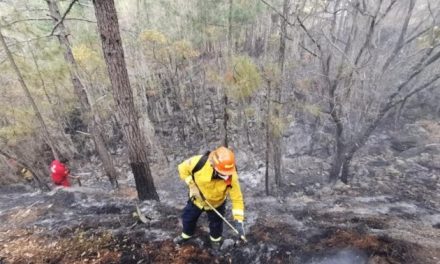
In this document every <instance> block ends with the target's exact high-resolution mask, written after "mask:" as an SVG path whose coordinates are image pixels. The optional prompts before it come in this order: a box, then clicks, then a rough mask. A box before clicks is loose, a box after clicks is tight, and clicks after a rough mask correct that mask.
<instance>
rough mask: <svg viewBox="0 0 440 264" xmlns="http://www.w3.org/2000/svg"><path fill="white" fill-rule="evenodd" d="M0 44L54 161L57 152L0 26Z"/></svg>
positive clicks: (57, 155) (56, 157) (57, 156)
mask: <svg viewBox="0 0 440 264" xmlns="http://www.w3.org/2000/svg"><path fill="white" fill-rule="evenodd" d="M0 42H1V43H2V46H3V48H4V50H5V52H6V56H7V57H8V60H9V62H10V63H11V66H12V68H13V69H14V71H15V74H17V78H18V81H19V82H20V85H21V88H23V91H24V93H25V94H26V98H27V99H28V101H29V103H30V104H31V106H32V108H33V110H34V112H35V115H36V116H37V119H38V121H39V122H40V125H41V128H42V129H43V134H44V135H43V137H44V138H45V139H46V142H47V144H48V145H49V147H50V149H51V150H52V154H53V156H54V158H55V159H58V158H59V154H58V150H57V149H56V148H55V145H54V143H53V141H52V139H51V138H50V134H49V130H48V129H47V126H46V123H45V122H44V119H43V116H42V115H41V112H40V110H39V109H38V106H37V104H35V101H34V98H33V97H32V95H31V93H30V91H29V88H28V87H27V85H26V82H25V81H24V79H23V76H22V75H21V72H20V70H19V69H18V67H17V64H16V63H15V60H14V57H13V56H12V53H11V51H10V50H9V48H8V45H7V44H6V41H5V38H4V36H3V34H2V32H1V26H0Z"/></svg>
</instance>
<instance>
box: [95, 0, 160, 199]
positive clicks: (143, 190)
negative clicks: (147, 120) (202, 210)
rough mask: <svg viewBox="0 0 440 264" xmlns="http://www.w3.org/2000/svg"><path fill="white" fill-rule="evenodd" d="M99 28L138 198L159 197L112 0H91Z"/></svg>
mask: <svg viewBox="0 0 440 264" xmlns="http://www.w3.org/2000/svg"><path fill="white" fill-rule="evenodd" d="M93 5H94V6H95V15H96V19H97V23H98V31H99V34H100V37H101V42H102V50H103V53H104V58H105V61H106V64H107V70H108V74H109V77H110V82H111V84H112V88H113V94H114V100H115V104H116V106H117V111H118V115H119V118H120V120H121V123H122V131H123V133H124V137H125V139H126V141H127V143H128V155H129V159H130V166H131V168H132V171H133V175H134V179H135V182H136V189H137V192H138V197H139V199H140V200H147V199H149V200H151V199H154V200H159V196H158V195H157V192H156V188H155V186H154V181H153V177H152V175H151V171H150V165H149V163H148V160H147V153H146V151H145V148H146V145H147V144H146V141H145V138H144V136H143V134H142V133H141V131H140V129H139V123H138V113H137V111H136V109H135V105H134V101H133V91H132V90H131V86H130V80H129V78H128V72H127V67H126V64H125V60H124V50H123V48H122V40H121V36H120V33H119V24H118V17H117V13H116V8H115V4H114V1H113V0H94V1H93Z"/></svg>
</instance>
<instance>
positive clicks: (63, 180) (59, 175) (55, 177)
mask: <svg viewBox="0 0 440 264" xmlns="http://www.w3.org/2000/svg"><path fill="white" fill-rule="evenodd" d="M50 171H51V173H52V174H51V177H52V181H53V183H55V184H56V185H63V186H66V187H67V186H70V183H69V180H68V178H67V176H68V175H69V169H68V168H67V167H66V165H64V164H63V163H61V162H60V161H59V160H54V161H52V163H51V164H50Z"/></svg>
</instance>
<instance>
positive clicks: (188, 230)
mask: <svg viewBox="0 0 440 264" xmlns="http://www.w3.org/2000/svg"><path fill="white" fill-rule="evenodd" d="M216 209H217V211H219V212H220V214H221V215H224V214H225V203H223V204H222V205H220V206H219V207H217V208H216ZM203 211H204V210H201V209H200V208H198V207H197V206H195V205H194V204H193V203H192V202H191V201H188V203H187V204H186V206H185V208H184V209H183V214H182V224H183V233H185V234H187V235H188V236H192V235H193V234H194V231H195V230H196V225H197V220H198V219H199V216H200V215H201V214H202V212H203ZM205 212H206V214H207V215H208V221H209V235H210V236H211V237H212V238H214V239H217V238H219V237H221V236H222V233H223V220H222V219H221V218H220V217H219V216H218V215H217V214H216V213H215V212H214V211H213V210H207V211H205Z"/></svg>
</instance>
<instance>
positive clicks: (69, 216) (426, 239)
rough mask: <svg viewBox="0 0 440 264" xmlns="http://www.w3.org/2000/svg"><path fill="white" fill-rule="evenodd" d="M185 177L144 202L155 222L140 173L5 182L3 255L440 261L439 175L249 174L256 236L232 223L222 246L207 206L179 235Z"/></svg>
mask: <svg viewBox="0 0 440 264" xmlns="http://www.w3.org/2000/svg"><path fill="white" fill-rule="evenodd" d="M169 175H172V173H170V174H169ZM176 177H177V176H175V175H172V176H168V177H164V178H162V179H159V180H158V181H157V183H158V184H157V187H158V190H160V191H159V194H160V197H161V201H160V202H152V201H146V202H142V203H140V204H139V207H140V209H141V211H142V213H143V214H144V215H145V216H146V217H147V218H148V221H147V223H142V222H141V221H139V219H138V218H137V216H136V215H135V214H133V213H134V212H135V211H136V203H137V199H136V192H135V189H134V188H133V183H132V182H131V180H125V181H123V180H121V188H120V190H117V191H113V190H110V189H109V188H108V184H105V183H104V182H96V181H94V180H89V181H87V180H84V183H83V184H84V186H87V187H74V188H70V189H66V190H64V189H56V190H53V191H51V192H49V193H42V192H34V191H29V189H27V188H23V187H21V186H15V187H8V188H1V189H0V200H1V203H0V223H1V224H0V259H1V260H0V263H305V264H351V263H356V264H357V263H361V264H362V263H365V264H385V263H420V264H422V263H423V264H430V263H432V264H434V263H436V264H437V263H440V229H439V228H440V211H439V208H440V207H439V205H440V200H439V199H438V193H437V190H438V183H435V182H434V183H433V184H434V186H430V188H425V187H424V186H423V185H418V184H414V185H411V184H408V182H407V181H403V180H402V181H395V180H393V179H391V180H390V181H389V182H385V184H386V185H384V186H386V188H382V187H381V185H374V179H370V182H369V184H370V185H369V188H364V187H360V186H365V182H363V184H357V183H356V182H355V183H354V184H353V185H352V186H345V185H343V184H340V183H339V184H337V185H335V186H333V187H332V188H330V187H322V186H318V185H316V186H312V187H310V186H309V187H307V188H306V191H305V189H304V188H300V187H296V186H290V187H286V188H285V189H284V190H283V193H284V194H283V195H281V194H279V195H277V196H276V197H266V196H265V195H264V192H263V191H262V190H258V188H256V189H255V188H254V189H252V191H250V190H251V188H248V187H247V186H246V183H244V184H243V191H244V195H245V202H246V215H247V220H246V229H247V239H248V243H246V244H244V243H239V242H236V241H235V240H236V237H235V236H234V235H233V233H232V232H230V230H228V227H227V226H225V227H224V228H225V233H224V236H225V238H226V240H225V243H224V246H223V247H222V249H221V250H213V249H211V248H210V246H209V242H208V229H207V219H206V217H204V216H203V217H202V218H201V219H200V221H199V229H198V230H197V235H196V238H195V239H193V241H191V242H189V243H188V244H185V245H181V246H179V245H176V244H174V243H173V242H172V239H173V238H174V237H175V236H177V235H178V234H179V233H180V222H179V221H180V214H181V209H182V208H183V206H184V205H185V202H186V201H185V200H186V191H185V186H184V185H183V184H182V183H181V182H179V181H178V179H177V178H176ZM382 184H383V183H382ZM436 184H437V185H436ZM311 188H312V189H313V190H312V191H311ZM305 193H308V194H309V195H306V194H305ZM227 217H228V219H231V216H230V214H229V212H228V215H227Z"/></svg>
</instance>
